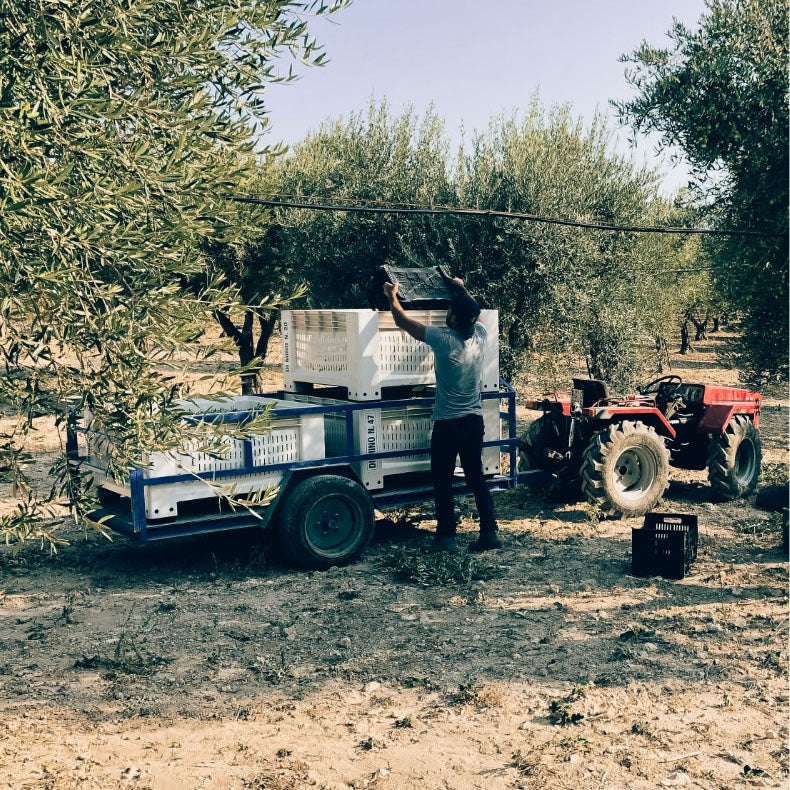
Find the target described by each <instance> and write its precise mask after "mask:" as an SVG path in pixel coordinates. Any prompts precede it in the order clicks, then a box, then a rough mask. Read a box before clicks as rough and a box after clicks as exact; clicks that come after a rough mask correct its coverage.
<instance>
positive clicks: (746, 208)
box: [615, 0, 789, 379]
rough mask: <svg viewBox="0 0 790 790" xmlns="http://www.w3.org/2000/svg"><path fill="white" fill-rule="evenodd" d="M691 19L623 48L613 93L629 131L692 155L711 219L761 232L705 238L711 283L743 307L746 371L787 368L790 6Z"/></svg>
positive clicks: (768, 374) (760, 374) (782, 373)
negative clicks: (656, 136)
mask: <svg viewBox="0 0 790 790" xmlns="http://www.w3.org/2000/svg"><path fill="white" fill-rule="evenodd" d="M706 5H707V8H706V12H705V13H704V14H703V15H702V16H701V18H700V20H699V28H698V29H697V30H692V29H689V28H687V27H686V26H685V25H683V24H681V23H680V22H675V23H674V24H673V26H672V28H671V29H670V31H669V33H668V36H669V39H670V44H669V46H667V47H664V48H660V47H655V46H652V45H650V44H648V43H647V42H643V43H642V44H641V45H640V46H639V47H638V48H637V49H635V50H634V51H633V52H632V53H630V54H629V55H626V56H624V58H623V60H624V61H625V62H627V63H628V64H630V68H629V70H628V71H627V72H626V78H627V80H628V82H629V84H630V85H631V86H632V87H633V88H635V90H636V96H635V98H633V99H630V100H625V101H622V102H617V103H616V105H615V106H616V107H617V108H618V109H619V112H620V117H621V120H622V121H623V122H624V123H628V124H631V125H632V126H633V128H634V130H635V131H638V132H650V131H656V132H659V133H660V134H661V141H662V144H663V145H665V146H673V145H677V146H680V148H681V149H682V150H683V152H684V153H685V155H686V156H687V158H688V159H689V161H690V162H691V163H692V165H693V167H694V173H693V176H694V185H695V189H696V192H697V195H698V196H699V199H700V205H701V206H704V207H706V214H707V216H708V220H709V222H710V223H711V224H712V225H713V226H714V227H718V228H725V229H726V228H740V229H748V230H753V231H761V232H764V233H765V234H766V235H764V236H735V237H731V238H727V239H716V240H712V241H711V242H710V243H709V244H708V245H707V246H708V251H709V254H710V255H711V256H712V257H713V259H714V261H715V264H716V269H717V275H718V284H719V287H720V288H721V289H724V295H725V296H726V298H727V301H728V302H729V303H730V304H731V305H732V306H733V307H736V308H737V309H738V310H739V311H740V312H741V313H742V316H743V343H742V348H741V355H740V362H741V365H742V369H743V370H744V372H745V373H746V374H747V375H748V376H749V377H750V378H752V379H770V378H786V377H787V372H788V357H787V347H788V246H787V220H788V164H789V160H788V148H789V146H788V73H787V63H788V14H787V4H786V3H784V2H781V1H780V0H707V3H706Z"/></svg>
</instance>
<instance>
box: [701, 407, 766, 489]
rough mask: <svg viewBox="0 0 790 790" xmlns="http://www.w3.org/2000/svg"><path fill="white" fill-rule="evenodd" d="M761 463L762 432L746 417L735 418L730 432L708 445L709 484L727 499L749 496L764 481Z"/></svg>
mask: <svg viewBox="0 0 790 790" xmlns="http://www.w3.org/2000/svg"><path fill="white" fill-rule="evenodd" d="M761 463H762V444H761V442H760V432H759V431H758V430H757V428H755V427H754V423H753V422H752V421H751V420H750V419H749V418H748V417H744V416H743V415H738V416H736V417H733V418H732V421H731V422H730V424H729V425H728V426H727V430H726V431H725V432H724V433H723V434H721V436H717V437H716V438H715V439H711V441H710V444H709V445H708V480H710V484H711V486H712V487H713V490H714V491H715V492H716V493H717V494H719V495H720V496H721V497H723V498H724V499H740V498H741V497H745V496H749V494H751V493H752V491H754V488H755V486H756V485H757V480H758V478H759V477H760V465H761Z"/></svg>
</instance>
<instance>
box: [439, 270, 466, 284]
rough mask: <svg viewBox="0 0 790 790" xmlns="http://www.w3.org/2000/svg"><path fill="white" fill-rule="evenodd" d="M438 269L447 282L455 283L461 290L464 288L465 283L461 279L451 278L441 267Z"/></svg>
mask: <svg viewBox="0 0 790 790" xmlns="http://www.w3.org/2000/svg"><path fill="white" fill-rule="evenodd" d="M437 268H438V269H439V274H441V275H442V278H443V279H444V281H445V282H448V283H455V284H456V285H460V286H461V288H463V287H464V281H463V280H462V279H461V278H460V277H450V276H449V275H447V274H445V273H444V270H443V269H442V267H441V266H437Z"/></svg>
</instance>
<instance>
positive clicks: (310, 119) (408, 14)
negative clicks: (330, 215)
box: [267, 0, 704, 192]
mask: <svg viewBox="0 0 790 790" xmlns="http://www.w3.org/2000/svg"><path fill="white" fill-rule="evenodd" d="M703 10H704V2H703V0H588V1H587V2H585V1H584V0H554V1H553V2H552V1H551V0H489V2H481V0H477V1H476V2H472V0H354V2H353V3H352V5H351V6H350V7H348V8H346V9H344V10H343V11H341V12H339V13H337V14H335V15H333V16H331V17H328V18H317V19H313V20H312V27H311V29H312V30H313V32H314V33H315V34H316V36H317V37H318V39H319V41H320V42H321V43H322V44H323V45H324V48H325V50H326V54H327V57H328V58H329V61H330V62H329V63H328V64H327V65H326V66H324V67H323V68H298V69H297V71H298V73H300V74H301V75H302V77H301V79H300V80H298V81H297V82H294V83H290V84H287V85H272V86H270V87H269V89H268V90H267V106H268V109H269V111H270V116H269V117H270V123H271V127H270V129H271V131H270V132H269V134H268V135H267V142H273V141H275V140H282V141H284V142H286V143H289V144H290V143H294V142H297V141H298V140H300V139H301V138H302V137H304V135H305V134H306V133H307V132H308V131H309V130H310V129H315V128H317V127H318V125H319V124H320V123H321V121H322V120H324V119H325V118H327V117H337V116H341V115H342V116H347V115H348V114H349V113H351V112H354V111H358V110H362V109H364V108H365V107H366V106H367V103H368V100H369V99H370V97H371V96H375V97H376V98H377V99H380V98H384V97H386V98H387V100H388V101H389V103H390V106H391V108H392V110H393V111H394V112H396V113H397V112H400V110H402V109H403V108H404V107H405V106H407V105H413V106H414V108H415V110H417V111H418V112H420V113H421V112H423V111H424V110H425V109H426V108H427V107H428V105H429V104H430V103H431V102H433V104H434V106H435V108H436V110H437V112H438V113H439V115H441V116H442V117H443V118H444V119H445V121H446V123H447V132H448V134H449V135H450V136H451V138H452V139H453V140H457V139H459V129H460V127H461V124H463V126H464V128H465V130H466V137H467V139H468V138H469V137H470V135H471V133H472V132H473V131H474V130H475V129H484V128H485V127H486V126H487V125H488V121H489V119H490V118H491V117H492V116H494V115H496V114H497V113H499V112H502V111H505V112H510V111H512V110H517V109H519V108H525V107H526V106H527V105H528V102H529V98H530V96H531V95H532V93H533V92H534V91H535V90H536V89H537V90H539V92H540V97H541V100H542V101H543V103H544V104H553V103H561V102H570V103H571V105H572V107H573V111H574V113H575V114H576V115H580V116H581V117H582V118H583V119H584V120H585V121H587V120H589V119H590V118H591V117H592V115H593V113H594V112H595V109H596V107H597V108H598V109H599V110H601V111H602V112H604V113H606V114H607V115H609V116H610V117H611V119H612V120H611V128H612V131H613V132H614V135H615V136H614V138H613V146H614V147H615V149H616V150H617V151H619V152H621V153H629V155H630V152H629V149H628V146H627V142H626V138H627V136H628V130H626V129H621V128H618V127H617V125H616V121H615V119H614V113H613V111H612V110H611V108H610V107H609V104H608V100H609V99H611V98H615V99H620V98H625V97H628V96H629V95H631V93H630V91H629V88H628V86H627V84H626V82H625V78H624V74H623V72H624V69H625V64H623V63H619V62H618V56H619V55H621V54H623V53H625V52H630V51H632V50H633V49H634V48H635V47H636V46H637V45H638V44H639V43H640V41H641V40H642V39H647V41H649V42H650V43H651V44H655V45H661V46H664V45H666V44H668V39H667V37H666V32H667V31H668V30H669V28H670V26H671V24H672V19H673V17H675V18H677V19H679V20H681V21H682V22H684V23H685V24H687V25H689V26H692V27H694V26H696V22H697V20H698V19H699V17H700V14H701V13H702V11H703ZM634 156H635V157H636V160H637V161H638V162H639V163H641V162H642V161H647V162H648V164H651V165H656V166H658V167H659V169H660V170H661V171H662V173H664V178H663V186H664V190H665V191H666V192H669V191H671V190H674V189H675V188H677V187H678V186H681V185H683V184H685V182H686V178H687V171H686V169H685V168H684V167H682V166H680V167H674V168H673V167H672V166H671V164H670V163H669V162H668V161H667V157H666V156H664V157H663V159H662V160H661V159H657V158H656V156H655V153H654V144H653V143H650V142H647V143H645V144H641V145H640V146H639V148H638V149H637V151H636V153H635V154H634Z"/></svg>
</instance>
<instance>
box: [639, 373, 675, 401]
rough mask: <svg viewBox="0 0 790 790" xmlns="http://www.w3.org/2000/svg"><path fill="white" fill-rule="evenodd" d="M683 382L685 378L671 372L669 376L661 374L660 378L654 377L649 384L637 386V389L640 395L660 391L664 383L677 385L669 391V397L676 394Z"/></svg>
mask: <svg viewBox="0 0 790 790" xmlns="http://www.w3.org/2000/svg"><path fill="white" fill-rule="evenodd" d="M682 383H683V379H682V378H680V376H678V375H676V374H674V373H671V374H670V375H668V376H661V377H660V378H657V379H653V381H651V382H650V383H649V384H645V385H644V386H643V387H637V388H636V391H637V392H638V393H639V394H640V395H649V394H650V393H651V392H655V393H658V391H659V390H660V389H661V385H662V384H674V385H675V386H674V387H672V389H671V391H670V392H668V393H667V395H668V396H669V397H671V396H672V395H674V394H675V393H676V392H677V391H678V389H680V385H681V384H682Z"/></svg>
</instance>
